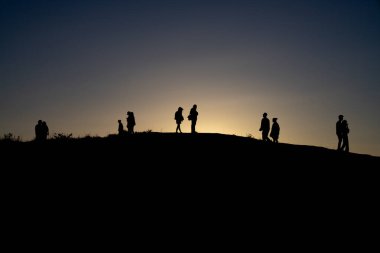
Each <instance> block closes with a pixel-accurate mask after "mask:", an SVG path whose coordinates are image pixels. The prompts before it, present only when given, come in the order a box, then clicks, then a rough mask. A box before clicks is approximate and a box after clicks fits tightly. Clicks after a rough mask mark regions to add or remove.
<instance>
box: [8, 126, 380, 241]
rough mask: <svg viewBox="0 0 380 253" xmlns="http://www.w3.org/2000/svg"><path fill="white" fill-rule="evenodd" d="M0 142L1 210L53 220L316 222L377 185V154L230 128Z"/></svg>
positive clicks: (364, 200)
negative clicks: (273, 140)
mask: <svg viewBox="0 0 380 253" xmlns="http://www.w3.org/2000/svg"><path fill="white" fill-rule="evenodd" d="M0 147H1V154H2V158H3V164H4V165H7V166H2V175H3V177H2V178H3V182H4V183H3V188H4V189H5V190H6V191H5V194H4V196H5V197H4V198H6V200H5V202H3V203H6V205H5V206H6V207H8V210H9V216H12V217H13V216H17V217H18V218H17V219H20V218H19V217H21V218H22V217H33V219H32V220H35V221H36V222H37V221H38V222H40V221H43V222H46V223H48V224H50V223H51V221H52V220H54V221H55V220H57V219H58V220H59V221H60V222H61V223H62V227H65V226H66V224H72V226H73V227H74V225H76V224H78V223H79V224H83V220H85V224H86V226H88V228H92V227H93V226H98V224H97V222H94V221H98V220H99V218H100V219H107V221H111V223H113V224H119V222H120V220H122V219H124V218H125V216H128V217H129V218H127V219H132V220H133V219H134V218H136V217H137V218H138V219H137V221H138V222H141V221H146V223H148V224H152V223H153V224H156V222H157V221H165V222H166V221H167V220H169V221H171V222H178V221H181V222H185V224H186V222H187V223H189V225H190V226H191V224H197V226H199V227H201V226H203V225H204V224H209V222H210V219H211V221H212V222H213V224H214V226H215V228H218V227H219V226H221V224H223V226H224V223H223V222H221V221H222V220H223V221H224V220H225V219H226V218H227V219H230V220H233V221H234V223H235V222H238V223H239V224H246V222H247V221H250V219H252V217H253V219H254V220H256V219H257V220H260V219H262V218H264V221H265V222H264V223H265V226H267V222H268V221H269V222H271V221H272V222H273V224H277V222H285V221H286V222H289V224H288V225H287V226H289V227H291V226H293V225H294V224H293V223H294V221H297V220H299V221H300V222H301V223H304V221H305V220H307V219H311V218H310V217H312V220H313V221H314V222H315V223H316V224H318V223H319V222H322V224H323V222H326V220H327V219H332V218H331V217H341V215H342V213H343V214H347V213H349V212H351V213H352V214H354V211H353V210H358V209H363V208H364V207H365V208H367V207H368V205H369V204H370V203H374V202H373V199H374V196H373V194H374V193H375V192H378V189H377V188H378V187H377V185H378V183H377V178H378V176H377V175H376V176H375V177H374V176H373V174H377V173H376V170H377V169H378V168H379V164H380V157H373V156H369V155H362V154H353V153H348V154H347V153H340V152H337V151H335V150H330V149H326V148H321V147H313V146H302V145H292V144H284V143H279V144H273V143H264V142H262V141H261V140H255V139H252V138H248V137H239V136H234V135H224V134H206V133H205V134H203V133H201V134H194V135H192V134H175V133H137V134H134V135H127V136H122V137H120V136H117V135H110V136H108V137H104V138H102V137H87V138H62V139H49V140H47V141H46V142H43V143H38V142H34V141H31V142H17V141H1V142H0ZM354 203H355V204H354ZM354 205H355V206H356V207H355V206H354ZM332 210H336V211H332ZM350 210H351V211H350ZM331 213H333V214H334V213H336V216H335V215H332V214H331ZM25 214H27V216H25ZM86 217H87V218H86ZM363 217H365V215H363ZM347 218H348V217H347ZM350 218H351V217H350ZM17 219H16V220H17ZM24 220H25V219H21V220H20V221H24ZM286 222H285V223H286ZM308 222H310V221H308ZM107 223H108V222H107ZM290 223H291V224H290ZM343 223H347V219H343V218H342V224H343ZM58 224H60V223H58ZM308 224H309V223H308ZM334 224H336V220H334ZM70 226H71V225H70ZM163 226H164V224H161V225H160V226H158V227H160V228H161V227H163ZM265 226H264V227H265ZM342 227H344V226H342ZM270 228H272V226H270ZM95 231H96V230H95ZM244 231H245V230H244ZM285 234H286V233H285Z"/></svg>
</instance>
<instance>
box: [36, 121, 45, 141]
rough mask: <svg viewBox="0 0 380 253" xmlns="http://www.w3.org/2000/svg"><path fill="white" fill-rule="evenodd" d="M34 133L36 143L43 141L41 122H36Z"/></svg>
mask: <svg viewBox="0 0 380 253" xmlns="http://www.w3.org/2000/svg"><path fill="white" fill-rule="evenodd" d="M34 132H35V134H36V141H41V140H42V139H43V124H42V120H38V123H37V125H36V126H35V127H34Z"/></svg>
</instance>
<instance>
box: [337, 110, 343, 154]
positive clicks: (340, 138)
mask: <svg viewBox="0 0 380 253" xmlns="http://www.w3.org/2000/svg"><path fill="white" fill-rule="evenodd" d="M342 121H343V115H339V116H338V121H337V122H336V124H335V130H336V135H337V136H338V148H337V150H338V151H340V150H341V149H342V141H343V126H342Z"/></svg>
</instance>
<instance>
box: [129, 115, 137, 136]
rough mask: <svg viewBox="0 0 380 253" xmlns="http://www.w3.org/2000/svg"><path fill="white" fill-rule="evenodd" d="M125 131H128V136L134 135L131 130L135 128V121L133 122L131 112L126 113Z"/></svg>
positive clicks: (133, 116)
mask: <svg viewBox="0 0 380 253" xmlns="http://www.w3.org/2000/svg"><path fill="white" fill-rule="evenodd" d="M127 115H128V117H127V129H128V133H130V134H133V133H135V131H134V130H133V128H134V127H135V125H136V121H135V115H134V114H133V112H129V111H128V112H127Z"/></svg>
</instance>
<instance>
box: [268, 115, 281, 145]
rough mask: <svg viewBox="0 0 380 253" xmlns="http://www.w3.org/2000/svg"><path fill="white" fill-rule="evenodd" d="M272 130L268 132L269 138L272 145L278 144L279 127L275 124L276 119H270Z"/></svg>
mask: <svg viewBox="0 0 380 253" xmlns="http://www.w3.org/2000/svg"><path fill="white" fill-rule="evenodd" d="M272 121H273V124H272V130H271V131H270V137H272V139H273V142H274V143H278V137H279V136H280V125H279V124H278V123H277V118H273V119H272Z"/></svg>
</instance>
